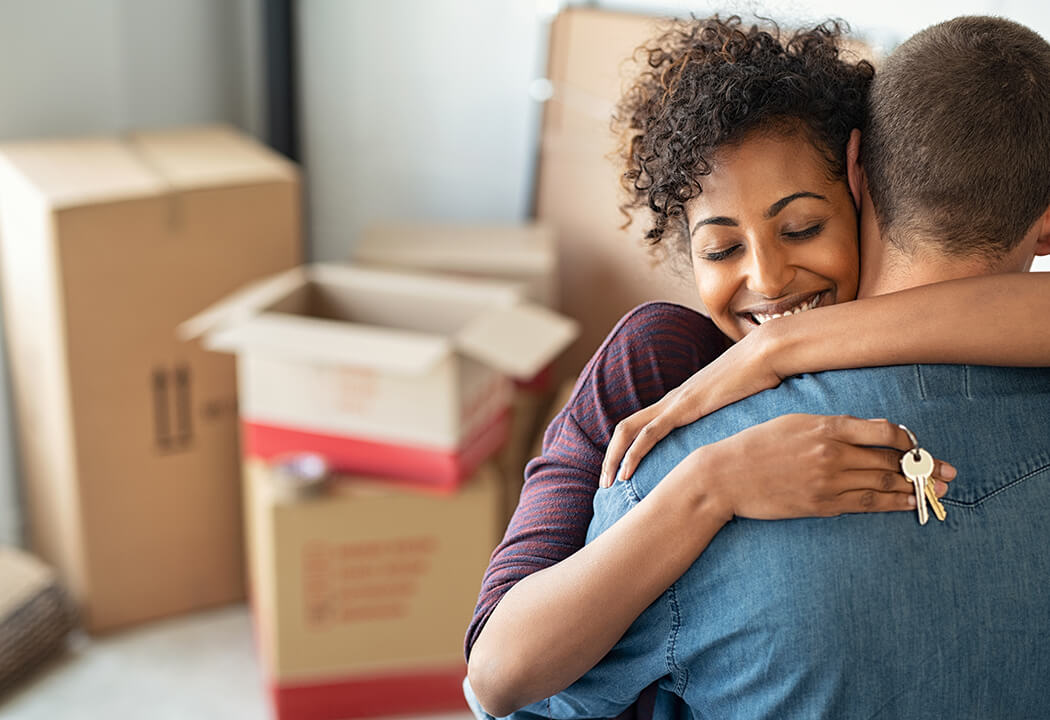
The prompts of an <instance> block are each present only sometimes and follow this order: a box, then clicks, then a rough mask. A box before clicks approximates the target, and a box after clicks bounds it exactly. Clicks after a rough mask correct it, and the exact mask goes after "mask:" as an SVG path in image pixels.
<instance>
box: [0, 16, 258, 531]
mask: <svg viewBox="0 0 1050 720" xmlns="http://www.w3.org/2000/svg"><path fill="white" fill-rule="evenodd" d="M259 22H260V16H259V12H258V6H257V3H256V2H255V0H89V1H88V0H75V1H70V0H0V141H8V140H14V139H20V138H30V137H42V136H62V135H81V134H88V133H115V132H123V131H126V130H129V129H132V128H141V127H156V126H166V125H179V124H191V123H212V122H227V123H232V124H234V125H237V126H240V127H241V128H244V129H246V130H248V131H250V132H253V133H255V134H256V135H259V134H261V131H262V112H261V103H262V98H263V94H262V89H261V84H262V74H261V46H260V42H261V34H260V32H259V31H258V30H259ZM6 375H7V372H6V367H5V362H4V359H3V356H2V355H0V377H4V378H6ZM8 397H9V394H8V388H7V385H6V382H5V383H4V384H2V385H0V543H14V542H17V541H18V539H19V537H20V535H21V531H22V528H21V525H20V521H19V515H18V512H17V502H16V500H17V483H16V481H15V478H16V472H17V471H16V468H17V463H16V459H15V458H14V450H13V443H12V428H11V413H10V404H9V399H8Z"/></svg>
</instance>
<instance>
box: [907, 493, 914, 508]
mask: <svg viewBox="0 0 1050 720" xmlns="http://www.w3.org/2000/svg"><path fill="white" fill-rule="evenodd" d="M908 507H915V496H914V495H909V496H908Z"/></svg>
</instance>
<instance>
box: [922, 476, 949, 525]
mask: <svg viewBox="0 0 1050 720" xmlns="http://www.w3.org/2000/svg"><path fill="white" fill-rule="evenodd" d="M926 499H927V500H929V501H930V507H931V508H933V514H934V515H936V516H937V519H938V520H940V521H941V522H944V518H946V517H947V516H948V513H947V511H946V510H945V509H944V505H942V504H941V501H940V498H938V497H937V489H936V487H935V486H934V482H933V477H928V478H926Z"/></svg>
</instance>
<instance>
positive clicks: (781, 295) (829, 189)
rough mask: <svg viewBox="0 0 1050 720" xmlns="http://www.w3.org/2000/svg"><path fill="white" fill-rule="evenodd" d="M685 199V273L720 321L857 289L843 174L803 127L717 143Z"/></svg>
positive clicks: (772, 313)
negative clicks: (689, 260)
mask: <svg viewBox="0 0 1050 720" xmlns="http://www.w3.org/2000/svg"><path fill="white" fill-rule="evenodd" d="M700 184H701V186H702V187H703V191H702V192H701V193H700V194H699V195H697V196H696V197H694V198H693V199H692V200H690V201H689V202H688V203H686V206H685V209H686V216H687V220H686V221H687V223H689V226H690V227H691V244H692V248H693V275H694V277H695V279H696V286H697V290H698V291H699V293H700V299H701V300H702V301H703V303H704V306H705V307H706V308H707V311H708V312H709V313H710V315H711V319H712V320H713V321H714V322H715V324H716V325H718V327H719V329H721V330H722V332H724V333H725V334H726V335H728V336H729V337H730V338H731V339H732V340H739V339H740V338H742V337H743V336H744V335H746V334H747V333H749V332H750V331H751V330H753V329H754V328H756V327H758V326H759V325H762V324H763V323H766V322H769V321H770V320H775V319H776V318H778V317H783V316H784V315H793V314H795V313H799V312H805V311H806V310H811V309H813V308H815V307H820V306H822V305H832V304H835V303H839V302H844V301H846V300H853V299H854V298H855V297H856V295H857V276H858V264H859V256H858V252H857V216H856V210H855V208H854V205H853V198H852V196H851V195H850V193H849V189H848V187H847V185H846V181H845V179H844V178H842V177H840V176H836V174H835V173H834V172H832V170H831V169H830V168H829V167H828V161H827V158H826V155H825V154H824V153H822V152H821V151H820V150H818V149H816V148H815V147H814V146H813V142H812V141H811V140H810V138H809V137H808V136H807V135H806V134H804V133H801V132H797V131H794V132H793V131H791V130H782V131H780V132H774V131H766V132H752V133H751V134H750V135H748V136H746V137H745V138H744V139H743V140H742V141H740V142H739V143H736V144H734V145H731V146H728V147H726V148H724V149H723V150H721V151H720V152H719V153H718V154H717V155H716V156H715V157H714V161H713V162H712V163H711V173H710V174H709V175H706V176H703V177H702V178H701V179H700Z"/></svg>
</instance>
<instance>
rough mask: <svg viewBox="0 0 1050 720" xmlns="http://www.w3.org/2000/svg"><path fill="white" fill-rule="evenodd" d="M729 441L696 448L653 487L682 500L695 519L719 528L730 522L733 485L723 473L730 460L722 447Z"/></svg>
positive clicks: (732, 508)
mask: <svg viewBox="0 0 1050 720" xmlns="http://www.w3.org/2000/svg"><path fill="white" fill-rule="evenodd" d="M729 441H731V438H727V439H726V440H723V441H721V442H717V443H713V444H711V445H705V446H703V447H700V448H697V449H696V450H694V451H693V452H691V453H689V455H687V456H686V457H685V459H683V460H682V461H681V462H680V463H679V464H678V465H677V466H676V467H675V469H674V470H672V471H671V473H670V474H669V475H668V477H666V478H664V481H663V482H662V483H660V485H658V486H657V487H658V488H661V487H664V488H666V489H667V490H670V491H673V492H674V493H675V495H676V496H677V497H678V498H679V499H680V501H683V500H684V502H685V503H686V505H687V506H688V507H689V508H690V509H691V510H692V513H693V514H694V515H695V519H698V520H703V521H714V522H715V523H716V524H717V525H718V526H719V527H721V526H722V525H725V524H726V523H727V522H729V521H730V520H732V519H733V514H734V512H733V510H734V500H733V496H732V490H733V486H732V484H731V478H730V477H729V473H727V472H726V471H725V470H726V467H727V464H726V460H728V459H730V458H728V457H727V455H728V454H727V453H725V449H726V448H725V447H724V445H725V443H727V442H729ZM702 524H704V523H702ZM697 527H699V526H697Z"/></svg>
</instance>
